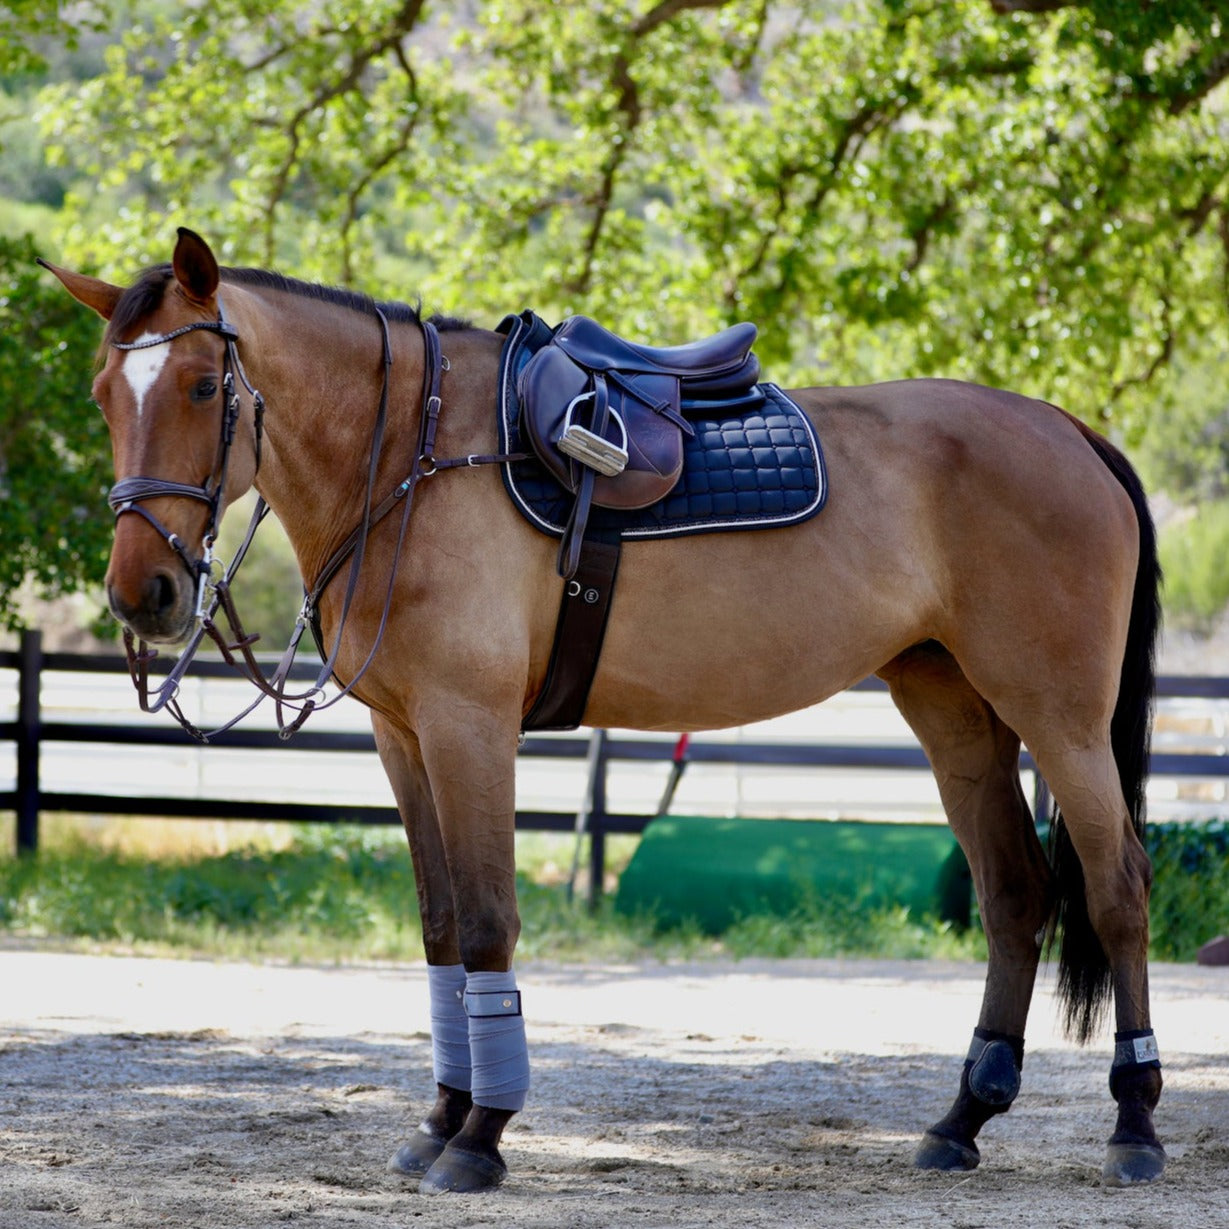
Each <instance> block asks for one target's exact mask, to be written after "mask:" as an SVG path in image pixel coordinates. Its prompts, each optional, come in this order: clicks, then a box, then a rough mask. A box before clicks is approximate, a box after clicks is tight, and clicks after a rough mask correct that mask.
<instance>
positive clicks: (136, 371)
mask: <svg viewBox="0 0 1229 1229" xmlns="http://www.w3.org/2000/svg"><path fill="white" fill-rule="evenodd" d="M157 336H158V334H157V333H142V334H141V336H140V337H138V338H137V341H148V340H149V339H150V338H153V337H157ZM170 352H171V347H170V346H169V345H164V346H150V347H149V349H148V350H129V351H128V353H127V354H126V355H125V356H124V366H123V368H122V370H123V372H124V378H125V379H126V380H127V381H128V387H129V388H131V389H132V395H133V397H135V398H136V403H137V417H138V418H140V417H141V412H142V410H143V409H144V408H145V394H146V393H148V392H149V390H150V389H151V388H153V386H154V384H155V382H156V381H157V379H158V376H159V375H160V374H161V373H162V368H163V367H165V366H166V360H167V355H169V354H170Z"/></svg>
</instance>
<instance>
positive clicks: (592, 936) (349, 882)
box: [0, 817, 1229, 963]
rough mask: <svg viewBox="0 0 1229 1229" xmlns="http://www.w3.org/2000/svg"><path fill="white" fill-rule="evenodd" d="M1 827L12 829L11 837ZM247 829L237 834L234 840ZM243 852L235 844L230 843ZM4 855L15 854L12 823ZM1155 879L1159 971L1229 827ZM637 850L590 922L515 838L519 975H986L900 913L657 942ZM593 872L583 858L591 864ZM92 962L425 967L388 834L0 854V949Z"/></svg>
mask: <svg viewBox="0 0 1229 1229" xmlns="http://www.w3.org/2000/svg"><path fill="white" fill-rule="evenodd" d="M6 827H7V829H8V830H7V831H6V830H5V829H6ZM236 830H238V831H236ZM236 840H238V841H239V842H240V843H238V844H235V841H236ZM0 841H3V845H0V848H3V849H11V848H12V835H11V823H8V824H0ZM1148 842H1149V850H1150V852H1151V854H1152V858H1153V863H1154V868H1155V881H1154V884H1153V893H1152V955H1153V957H1154V958H1156V959H1164V960H1179V961H1182V960H1187V961H1189V960H1193V959H1194V957H1195V954H1196V952H1197V951H1198V948H1199V947H1200V945H1201V944H1202V943H1204V942H1206V941H1207V940H1208V939H1210V938H1213V937H1215V936H1216V935H1217V934H1227V933H1229V822H1225V821H1220V822H1214V823H1210V824H1199V825H1192V824H1158V825H1154V826H1153V827H1152V828H1150V830H1149V837H1148ZM635 843H636V840H635V838H634V837H622V838H615V839H612V840H611V841H610V842H609V849H608V852H609V855H610V856H609V863H608V864H609V867H610V872H609V879H608V882H607V885H606V886H607V889H608V891H607V894H606V896H605V899H604V900H603V903H602V904H601V906H600V907H599V908H598V909H597V910H596V911H591V910H589V909H588V908H587V907H586V904H585V899H584V898H585V889H584V885H583V881H582V882H581V883H580V884H579V885H578V890H577V892H576V893H575V894H574V895H573V894H572V893H570V892H569V890H568V888H569V884H568V880H569V877H570V871H571V866H572V861H573V856H574V852H575V846H574V843H573V840H572V838H571V837H570V836H560V835H550V834H542V833H532V834H523V835H521V836H520V837H518V846H517V849H518V872H517V881H518V882H517V887H518V894H519V899H520V908H521V920H522V932H521V939H520V943H519V945H518V955H519V957H520V958H521V959H522V960H531V959H547V960H558V961H584V962H590V963H619V962H630V961H638V960H680V959H688V960H695V959H704V958H708V957H716V956H724V957H733V958H737V959H744V958H750V957H761V958H784V957H833V956H843V957H853V956H862V957H881V958H890V959H914V958H921V957H930V958H942V959H970V960H984V959H985V955H986V946H985V938H984V936H983V935H982V933H981V930H980V928H979V927H977V926H976V925H975V926H973V927H971V928H970V929H968V930H965V931H961V930H959V929H956V928H953V927H952V926H950V925H947V924H944V923H941V922H939V921H937V920H936V919H934V918H932V917H928V916H917V915H915V914H912V913H910V911H909V910H907V909H905V908H902V907H895V908H883V907H874V906H872V905H870V904H868V903H867V902H866V901H863V900H859V899H856V898H820V897H819V896H818V894H816V895H813V896H811V897H808V898H805V899H804V900H803V901H802V903H801V904H800V905H799V906H798V907H797V908H796V909H795V910H794V911H793V912H792V913H791V914H789V915H788V916H785V917H770V916H765V915H755V916H749V917H744V918H742V919H741V920H740V921H738V922H737V923H736V924H735V925H733V926H732V927H730V928H729V929H727V930H726V931H724V932H723V933H722V934H721V935H719V936H713V935H710V934H706V933H705V932H704V931H703V930H702V929H701V928H700V927H699V926H697V925H694V924H683V925H678V926H672V927H669V928H663V927H661V926H660V925H659V924H658V922H657V920H656V919H655V918H653V917H652V916H640V917H627V916H624V915H622V914H620V913H619V912H617V911H616V910H615V908H614V906H613V900H612V894H613V888H614V885H615V882H616V880H617V875H618V872H619V870H620V869H621V868H622V866H624V865H625V864H626V862H627V861H628V859H629V858H630V856H631V853H632V851H633V850H634V848H635ZM581 867H582V871H583V867H584V860H583V859H582V860H581ZM5 935H7V936H9V937H10V938H14V939H21V940H36V941H41V942H54V943H64V944H69V945H73V946H80V947H86V948H89V949H92V950H97V949H102V950H112V951H117V950H122V951H137V952H142V953H147V954H161V955H168V954H169V955H184V956H189V955H207V956H213V957H219V958H242V959H276V960H285V961H291V962H311V963H320V962H339V963H342V962H355V961H380V960H392V961H420V960H422V959H423V949H422V933H421V930H420V927H419V923H418V913H417V907H416V902H415V891H414V880H413V874H412V872H411V868H410V859H409V856H408V853H407V851H406V848H405V840H404V837H403V836H402V835H401V833H400V831H398V830H396V829H370V828H358V827H328V828H316V827H306V826H303V827H295V826H291V825H274V824H259V825H258V824H251V825H223V824H217V825H210V824H201V823H199V822H196V821H150V820H129V821H122V820H121V821H114V820H112V821H105V822H102V823H101V824H100V825H98V824H94V823H91V822H90V821H87V820H82V819H68V818H65V817H56V818H55V819H53V820H49V821H48V822H47V823H46V824H45V826H44V834H43V844H42V848H41V849H40V852H39V854H38V856H37V857H36V858H30V859H16V858H14V857H12V856H7V857H6V856H0V936H5Z"/></svg>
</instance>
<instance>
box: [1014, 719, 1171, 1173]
mask: <svg viewBox="0 0 1229 1229" xmlns="http://www.w3.org/2000/svg"><path fill="white" fill-rule="evenodd" d="M1036 755H1037V759H1038V763H1039V764H1040V766H1041V768H1042V771H1043V772H1044V773H1045V776H1046V780H1047V782H1048V783H1049V785H1050V788H1051V789H1052V790H1053V792H1054V796H1055V798H1056V800H1057V802H1058V805H1059V808H1060V815H1061V817H1062V826H1061V827H1060V829H1059V838H1060V839H1059V841H1058V843H1057V846H1056V855H1055V866H1056V869H1057V871H1058V877H1059V882H1060V890H1061V894H1062V898H1063V908H1062V911H1061V918H1062V927H1063V939H1062V948H1061V954H1060V970H1059V992H1060V996H1061V997H1062V999H1063V1000H1064V1001H1065V1005H1066V1009H1067V1025H1068V1028H1069V1030H1070V1031H1071V1032H1073V1033H1074V1034H1075V1036H1076V1038H1077V1040H1079V1041H1081V1042H1084V1041H1088V1040H1089V1039H1090V1038H1091V1036H1092V1035H1093V1033H1094V1032H1095V1031H1096V1028H1097V1025H1098V1023H1099V1020H1100V1015H1101V1008H1102V1007H1103V1005H1104V1003H1105V1000H1106V999H1107V998H1108V996H1109V993H1110V992H1111V991H1112V994H1113V999H1114V1005H1115V1015H1116V1022H1117V1032H1116V1034H1115V1039H1114V1040H1115V1047H1114V1059H1113V1065H1112V1066H1111V1068H1110V1091H1111V1093H1112V1095H1113V1097H1114V1100H1115V1101H1116V1102H1117V1104H1118V1118H1117V1124H1116V1126H1115V1129H1114V1133H1113V1135H1112V1136H1111V1137H1110V1141H1109V1147H1108V1151H1107V1154H1106V1161H1105V1167H1104V1175H1103V1176H1104V1178H1105V1180H1106V1182H1107V1183H1108V1184H1110V1185H1113V1186H1126V1185H1132V1184H1134V1183H1140V1182H1152V1181H1154V1180H1155V1179H1157V1178H1159V1177H1160V1176H1161V1173H1162V1171H1163V1170H1164V1167H1165V1150H1164V1148H1163V1147H1162V1146H1161V1143H1160V1140H1159V1139H1158V1138H1157V1135H1156V1130H1155V1127H1154V1126H1153V1121H1152V1115H1153V1111H1154V1110H1155V1108H1156V1105H1157V1103H1158V1101H1159V1100H1160V1095H1161V1085H1162V1078H1161V1062H1160V1055H1159V1052H1158V1050H1157V1046H1156V1038H1155V1035H1154V1034H1153V1031H1152V1025H1151V1018H1150V1011H1149V998H1148V897H1149V893H1150V888H1151V883H1152V866H1151V862H1150V860H1149V858H1148V855H1147V853H1146V851H1145V850H1144V847H1143V844H1142V842H1141V840H1140V837H1139V834H1138V833H1137V831H1136V830H1135V827H1134V824H1133V822H1132V821H1131V819H1130V817H1129V812H1128V809H1127V805H1126V802H1125V800H1124V797H1123V790H1122V788H1121V783H1120V779H1119V770H1118V766H1117V764H1116V763H1115V760H1114V756H1113V753H1112V751H1111V749H1110V747H1109V745H1108V740H1107V741H1106V745H1104V746H1097V745H1095V744H1094V745H1093V746H1091V747H1088V748H1083V749H1080V748H1079V744H1078V742H1077V741H1075V740H1070V741H1067V742H1064V743H1062V744H1059V745H1055V746H1052V747H1049V748H1047V747H1045V746H1044V745H1043V746H1039V747H1038V749H1037V751H1036Z"/></svg>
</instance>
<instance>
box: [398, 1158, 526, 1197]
mask: <svg viewBox="0 0 1229 1229" xmlns="http://www.w3.org/2000/svg"><path fill="white" fill-rule="evenodd" d="M507 1176H508V1167H507V1166H506V1165H505V1164H504V1163H503V1161H502V1160H500V1159H499V1155H498V1153H497V1154H496V1155H495V1156H486V1155H483V1154H482V1153H478V1152H466V1151H465V1150H464V1149H463V1148H457V1147H449V1148H445V1149H444V1151H443V1152H441V1153H440V1156H439V1159H438V1160H437V1161H436V1162H435V1164H434V1165H432V1166H431V1168H430V1169H429V1170H428V1171H427V1173H426V1176H425V1177H424V1178H423V1180H422V1182H421V1183H420V1184H419V1187H418V1189H419V1191H420V1192H421V1193H422V1194H424V1195H442V1194H444V1193H445V1192H446V1191H450V1192H453V1193H455V1194H459V1195H468V1194H472V1193H473V1192H474V1191H489V1190H493V1189H494V1188H495V1187H497V1186H498V1185H499V1184H500V1183H501V1182H502V1181H503V1180H504V1179H505V1178H506V1177H507Z"/></svg>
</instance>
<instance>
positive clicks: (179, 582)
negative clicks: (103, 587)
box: [107, 567, 196, 644]
mask: <svg viewBox="0 0 1229 1229" xmlns="http://www.w3.org/2000/svg"><path fill="white" fill-rule="evenodd" d="M107 603H108V605H109V606H110V608H111V613H112V614H113V615H114V616H115V617H116V618H117V619H118V620H119V621H120V622H121V623H122V624H124V626H125V627H127V628H129V629H130V630H131V631H132V632H133V634H134V635H136V636H137V637H139V638H140V639H141V640H144V641H146V642H147V643H149V644H178V643H179V642H180V641H182V640H185V639H186V638H187V637H188V635H189V633H190V632H191V631H192V624H193V621H194V618H195V613H196V592H195V588H194V586H193V585H192V584H191V581H190V577H189V576H188V574H187V572H186V571H185V570H184V569H183V568H178V567H177V568H173V569H172V568H160V569H158V570H157V571H154V572H151V573H148V574H145V575H144V576H138V577H135V578H121V577H111V576H108V578H107Z"/></svg>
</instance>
